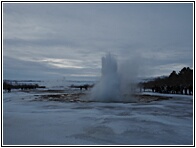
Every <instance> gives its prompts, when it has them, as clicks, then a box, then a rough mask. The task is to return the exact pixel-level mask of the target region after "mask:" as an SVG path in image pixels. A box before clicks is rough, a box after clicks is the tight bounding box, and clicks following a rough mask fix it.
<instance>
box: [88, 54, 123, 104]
mask: <svg viewBox="0 0 196 148" xmlns="http://www.w3.org/2000/svg"><path fill="white" fill-rule="evenodd" d="M91 98H92V99H93V100H96V101H102V102H111V101H115V102H116V101H119V99H120V98H121V93H120V77H119V74H118V65H117V61H116V59H115V57H114V56H112V55H111V54H110V53H108V54H107V55H106V56H105V57H102V76H101V81H100V82H99V83H98V84H97V85H96V86H95V87H94V88H93V90H92V96H91Z"/></svg>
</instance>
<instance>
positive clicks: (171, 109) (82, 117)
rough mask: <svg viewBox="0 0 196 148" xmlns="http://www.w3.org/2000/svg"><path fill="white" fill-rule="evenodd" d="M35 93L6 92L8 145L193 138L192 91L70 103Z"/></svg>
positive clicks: (5, 136) (135, 142)
mask: <svg viewBox="0 0 196 148" xmlns="http://www.w3.org/2000/svg"><path fill="white" fill-rule="evenodd" d="M35 94H36V93H35V92H32V93H25V92H20V91H13V92H11V93H4V94H3V144H4V145H192V144H193V97H192V96H185V95H183V96H181V95H177V96H175V95H173V96H172V99H169V100H163V101H153V102H148V103H98V102H89V103H87V102H86V103H85V102H83V103H82V102H75V103H65V102H57V101H33V99H34V98H35V96H34V95H35ZM148 94H149V93H148ZM150 94H151V95H153V94H152V93H150ZM156 95H159V94H156Z"/></svg>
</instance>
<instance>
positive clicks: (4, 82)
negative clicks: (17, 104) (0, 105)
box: [3, 80, 45, 92]
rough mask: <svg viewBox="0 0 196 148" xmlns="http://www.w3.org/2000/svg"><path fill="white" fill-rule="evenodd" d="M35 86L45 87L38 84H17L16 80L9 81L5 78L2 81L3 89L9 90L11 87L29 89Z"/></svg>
mask: <svg viewBox="0 0 196 148" xmlns="http://www.w3.org/2000/svg"><path fill="white" fill-rule="evenodd" d="M36 88H45V86H39V85H38V84H24V83H23V84H18V83H17V82H15V83H11V82H9V81H7V80H5V81H3V90H5V91H8V92H11V90H12V89H21V90H28V89H29V90H30V89H36Z"/></svg>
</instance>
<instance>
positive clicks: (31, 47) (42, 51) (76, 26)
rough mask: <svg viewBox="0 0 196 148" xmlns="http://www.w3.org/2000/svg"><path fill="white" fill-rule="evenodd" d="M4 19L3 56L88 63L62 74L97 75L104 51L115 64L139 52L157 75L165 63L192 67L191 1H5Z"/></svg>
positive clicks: (64, 71)
mask: <svg viewBox="0 0 196 148" xmlns="http://www.w3.org/2000/svg"><path fill="white" fill-rule="evenodd" d="M3 21H4V22H3V27H4V28H3V38H4V40H3V43H4V49H3V50H4V55H5V56H6V57H5V59H6V58H7V57H12V58H14V59H16V60H20V59H21V58H22V57H26V58H29V59H44V58H54V59H62V58H64V59H65V60H66V59H67V60H70V59H73V60H74V59H77V60H79V61H81V62H80V64H79V65H80V66H81V65H83V67H86V69H85V68H84V69H80V71H78V72H77V69H74V68H73V69H65V70H63V69H58V71H59V74H60V75H62V74H63V73H64V74H65V75H66V74H67V75H74V74H75V75H77V74H79V73H82V74H83V75H84V74H85V73H86V74H90V73H93V75H94V74H95V73H96V72H97V74H98V75H99V74H100V73H99V71H100V68H101V67H100V66H101V62H100V60H101V57H102V56H104V54H105V53H107V52H111V53H112V54H114V55H117V57H118V59H119V62H121V61H123V60H125V59H131V58H134V57H135V56H136V55H140V59H141V61H142V63H146V67H149V68H150V69H151V68H152V67H155V68H154V70H155V73H156V74H157V73H159V74H160V75H161V74H162V73H165V72H164V71H168V70H170V69H171V68H169V67H168V69H167V68H166V67H167V66H169V65H175V64H179V65H189V66H192V61H193V59H192V54H193V50H192V49H193V47H192V44H193V9H192V4H191V3H189V4H188V3H138V4H136V3H117V4H115V3H108V4H106V3H99V4H97V3H93V4H90V3H82V4H79V3H71V4H68V3H51V4H50V3H37V4H35V3H5V4H4V5H3ZM10 61H11V60H7V61H5V66H4V67H5V69H6V71H7V72H8V71H9V68H8V67H7V65H6V64H7V63H9V62H10ZM27 64H31V63H27ZM37 64H38V65H42V66H44V67H45V68H46V69H48V73H52V71H53V70H54V69H53V68H54V67H53V68H51V67H50V66H51V65H50V66H49V67H47V66H48V65H44V64H43V63H41V62H40V63H37ZM45 64H46V63H45ZM38 65H37V66H38ZM163 65H167V66H166V67H164V66H163ZM23 66H24V65H23ZM38 67H39V66H38ZM156 67H162V70H158V68H156ZM173 67H175V66H173ZM24 68H25V67H24ZM21 69H22V67H21ZM95 69H96V70H95ZM156 70H157V71H156ZM46 71H47V70H46ZM91 71H92V72H91ZM57 73H58V72H57ZM152 75H153V73H152Z"/></svg>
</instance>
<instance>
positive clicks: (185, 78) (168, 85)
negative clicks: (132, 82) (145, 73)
mask: <svg viewBox="0 0 196 148" xmlns="http://www.w3.org/2000/svg"><path fill="white" fill-rule="evenodd" d="M139 87H140V90H142V88H143V91H145V90H146V89H151V90H152V92H158V93H171V94H185V95H192V94H193V70H192V69H190V68H189V67H184V68H183V69H181V70H180V71H179V73H176V71H173V72H172V73H171V74H170V75H169V76H166V77H157V78H155V79H153V80H150V81H147V82H140V83H139Z"/></svg>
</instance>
